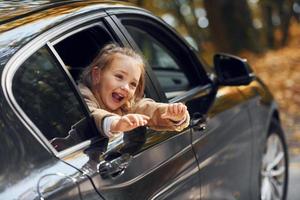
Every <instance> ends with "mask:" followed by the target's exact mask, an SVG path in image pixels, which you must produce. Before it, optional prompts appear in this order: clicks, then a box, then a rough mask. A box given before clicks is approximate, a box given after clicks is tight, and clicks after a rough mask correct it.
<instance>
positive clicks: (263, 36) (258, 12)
mask: <svg viewBox="0 0 300 200" xmlns="http://www.w3.org/2000/svg"><path fill="white" fill-rule="evenodd" d="M127 1H129V2H131V3H134V4H136V5H137V6H139V7H143V8H146V9H148V10H150V11H152V12H153V13H154V14H156V15H158V16H160V17H161V18H162V19H163V20H164V21H165V22H167V23H168V24H169V25H170V26H172V27H173V28H174V29H176V30H177V31H178V32H179V33H180V34H181V35H182V36H183V38H185V39H186V40H187V41H188V43H190V44H191V45H192V46H193V47H194V48H195V49H197V50H198V53H199V55H200V56H201V57H202V58H203V59H204V60H205V61H206V62H207V63H208V64H212V57H213V55H214V53H216V52H226V53H231V54H236V55H239V56H241V57H244V58H247V59H248V61H249V63H250V64H251V66H252V67H253V68H254V71H255V72H256V73H257V74H258V76H260V77H261V78H262V79H263V80H264V81H265V83H266V84H267V85H268V87H269V88H270V90H271V91H272V93H273V94H274V96H275V99H276V100H277V102H278V103H279V106H280V109H281V119H282V121H283V125H284V128H285V130H286V132H288V140H289V143H290V145H292V146H293V145H294V146H295V147H296V146H299V144H300V0H164V1H161V0H151V1H149V0H127ZM292 151H293V152H292V153H300V149H299V148H292Z"/></svg>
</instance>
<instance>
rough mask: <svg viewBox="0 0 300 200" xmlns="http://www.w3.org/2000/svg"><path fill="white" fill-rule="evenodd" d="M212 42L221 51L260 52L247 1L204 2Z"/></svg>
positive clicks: (210, 0)
mask: <svg viewBox="0 0 300 200" xmlns="http://www.w3.org/2000/svg"><path fill="white" fill-rule="evenodd" d="M204 6H205V9H206V11H207V16H208V19H209V27H210V31H211V36H212V40H213V41H214V43H215V45H216V46H217V48H218V49H219V50H221V51H225V52H232V53H236V52H239V51H241V50H244V49H247V50H250V51H255V52H257V51H259V42H258V41H257V35H258V33H257V31H256V30H255V29H254V27H253V24H252V14H251V10H250V8H249V6H248V3H247V0H231V1H226V0H204Z"/></svg>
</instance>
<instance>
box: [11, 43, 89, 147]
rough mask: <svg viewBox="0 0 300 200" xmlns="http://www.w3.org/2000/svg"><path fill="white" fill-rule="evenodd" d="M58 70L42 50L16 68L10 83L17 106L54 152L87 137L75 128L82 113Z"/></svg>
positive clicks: (58, 66)
mask: <svg viewBox="0 0 300 200" xmlns="http://www.w3.org/2000/svg"><path fill="white" fill-rule="evenodd" d="M60 67H61V66H60V65H59V63H58V62H57V61H56V60H55V58H54V57H53V56H52V55H51V54H50V53H49V51H48V49H47V48H46V47H43V48H41V49H40V50H38V51H37V52H36V53H34V54H33V55H32V56H31V57H29V58H28V59H27V60H26V61H25V62H24V63H23V64H22V65H21V66H20V67H19V69H18V71H17V72H16V74H15V76H14V78H13V84H12V85H13V94H14V96H15V98H16V101H17V102H18V104H19V105H20V106H21V108H22V109H23V111H24V112H25V113H26V115H27V116H28V117H29V118H30V119H31V121H33V122H34V123H35V125H36V126H37V127H38V128H39V129H40V131H41V132H42V133H43V134H44V136H45V137H46V138H47V139H48V140H49V141H51V144H52V145H53V146H54V147H55V148H56V149H57V150H63V149H65V148H68V147H70V146H73V145H75V144H78V143H80V142H82V141H84V140H86V139H88V138H89V137H90V136H88V135H86V134H85V133H84V131H85V130H84V129H85V128H80V129H79V128H77V127H83V126H84V122H85V114H84V111H83V108H82V107H81V104H80V103H79V101H78V99H77V98H76V96H75V93H74V91H73V90H72V88H71V87H70V84H69V82H68V81H67V79H66V78H65V76H64V74H63V72H62V70H61V69H60ZM82 131H83V132H82Z"/></svg>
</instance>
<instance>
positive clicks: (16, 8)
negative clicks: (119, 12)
mask: <svg viewBox="0 0 300 200" xmlns="http://www.w3.org/2000/svg"><path fill="white" fill-rule="evenodd" d="M80 2H81V4H82V6H84V5H90V4H95V3H96V4H105V5H108V4H110V5H132V4H131V3H128V2H120V1H108V0H37V1H1V2H0V24H4V23H7V22H9V21H13V20H16V19H19V18H23V17H26V16H29V15H32V14H34V13H37V12H41V11H43V10H47V9H51V8H57V7H61V6H68V7H74V5H75V6H78V5H79V4H77V5H76V4H74V3H80ZM72 4H73V5H72Z"/></svg>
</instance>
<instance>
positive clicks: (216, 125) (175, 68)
mask: <svg viewBox="0 0 300 200" xmlns="http://www.w3.org/2000/svg"><path fill="white" fill-rule="evenodd" d="M110 14H111V15H113V14H116V15H117V17H118V18H119V19H120V22H118V19H117V18H116V17H115V16H112V18H113V19H114V20H115V21H116V23H119V26H120V27H123V26H124V28H123V29H124V32H128V33H129V34H130V35H131V37H130V38H129V41H134V44H136V45H137V46H138V47H139V49H140V50H141V51H142V52H143V54H144V56H145V57H146V59H147V60H148V62H150V63H149V64H150V66H151V68H152V70H151V71H152V73H153V74H152V77H153V78H152V79H153V81H154V82H158V84H157V87H156V88H157V89H158V90H160V91H163V93H164V94H162V96H165V97H166V98H167V99H168V100H169V102H177V101H183V102H185V103H186V105H187V106H188V109H189V112H190V115H191V117H192V121H191V122H192V123H194V122H195V123H197V122H199V120H200V121H201V120H206V121H207V122H206V129H205V130H203V129H202V128H201V126H202V125H201V124H200V128H199V126H196V127H195V128H192V129H191V131H192V143H193V148H194V151H195V153H196V156H197V161H198V164H199V167H200V173H199V174H200V179H201V199H251V196H249V195H250V190H249V188H250V187H249V186H250V179H251V174H250V170H251V145H252V138H251V131H252V130H251V124H250V120H249V114H248V110H247V109H248V107H247V102H246V101H245V99H244V98H243V96H242V94H241V93H240V91H239V90H238V87H219V88H218V87H217V86H216V85H213V84H212V83H211V82H210V81H209V80H208V78H207V77H206V74H205V72H204V71H203V66H201V64H200V63H199V61H198V60H197V58H196V56H195V55H194V53H193V52H192V51H191V50H190V48H189V47H186V45H185V44H184V42H183V41H182V40H181V39H180V38H178V37H177V36H176V35H175V34H173V33H172V31H171V30H169V29H168V28H166V27H165V26H164V25H163V24H162V23H159V22H158V20H156V19H155V18H154V17H153V16H151V15H146V14H144V15H141V14H140V13H134V14H120V13H117V12H115V11H112V12H111V13H110ZM148 38H151V39H148ZM147 40H149V42H147ZM159 44H165V45H164V46H159ZM159 47H162V48H159ZM163 50H165V52H164V51H163ZM166 52H169V55H171V56H166V54H167V53H166ZM151 53H152V54H151ZM172 56H173V57H172ZM176 61H177V62H176ZM195 68H196V69H195ZM155 79H156V80H155Z"/></svg>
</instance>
